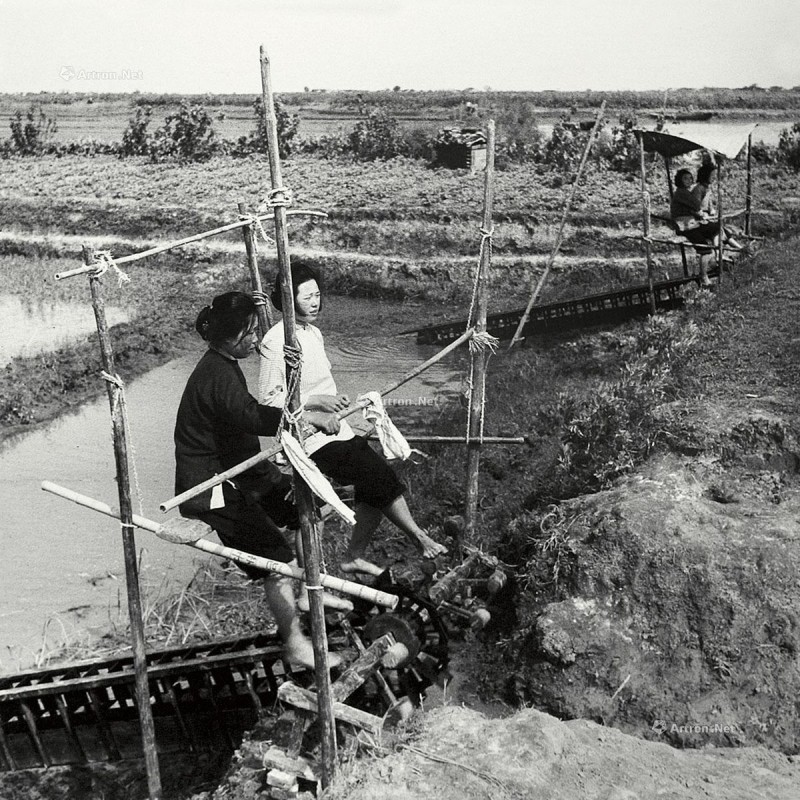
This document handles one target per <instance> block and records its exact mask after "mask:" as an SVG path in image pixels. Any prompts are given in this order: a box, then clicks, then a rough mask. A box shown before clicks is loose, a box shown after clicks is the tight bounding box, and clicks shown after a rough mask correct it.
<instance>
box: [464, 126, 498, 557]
mask: <svg viewBox="0 0 800 800" xmlns="http://www.w3.org/2000/svg"><path fill="white" fill-rule="evenodd" d="M494 140H495V130H494V120H493V119H490V120H489V124H488V125H487V136H486V171H485V173H484V180H483V224H482V228H481V229H482V231H483V232H484V235H485V234H486V233H489V232H490V231H491V230H492V204H493V202H494ZM490 245H491V240H489V242H486V241H483V246H482V248H481V261H480V264H479V265H478V287H477V293H476V294H477V296H476V301H475V322H474V326H475V333H483V332H484V331H485V330H486V311H487V306H488V304H489V269H490V268H491V266H492V248H491V246H490ZM470 324H473V321H472V320H470ZM470 358H471V360H472V393H471V395H470V401H469V411H470V423H469V442H468V443H467V498H466V507H465V510H464V518H465V521H466V525H465V527H464V539H465V541H467V542H472V541H474V534H475V526H476V524H477V516H478V479H479V472H480V461H481V442H480V436H481V434H482V425H481V422H482V419H483V406H484V402H485V392H484V388H485V387H484V383H485V377H486V352H485V351H483V350H472V349H471V351H470Z"/></svg>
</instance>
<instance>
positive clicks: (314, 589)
mask: <svg viewBox="0 0 800 800" xmlns="http://www.w3.org/2000/svg"><path fill="white" fill-rule="evenodd" d="M323 588H324V587H323V586H322V585H321V584H320V585H317V586H312V585H311V584H310V583H307V584H306V589H307V590H308V591H309V592H321V591H322V590H323Z"/></svg>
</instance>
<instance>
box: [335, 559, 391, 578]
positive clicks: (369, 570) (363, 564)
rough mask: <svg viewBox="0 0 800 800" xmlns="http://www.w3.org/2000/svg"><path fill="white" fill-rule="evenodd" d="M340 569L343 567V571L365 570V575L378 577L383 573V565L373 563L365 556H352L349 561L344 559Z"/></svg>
mask: <svg viewBox="0 0 800 800" xmlns="http://www.w3.org/2000/svg"><path fill="white" fill-rule="evenodd" d="M339 569H341V571H342V572H347V573H352V572H363V573H364V574H365V575H373V576H374V577H376V578H377V577H378V575H382V574H383V568H382V567H379V566H378V565H377V564H373V563H372V562H370V561H367V560H366V559H364V558H351V559H350V560H349V561H342V563H341V564H339Z"/></svg>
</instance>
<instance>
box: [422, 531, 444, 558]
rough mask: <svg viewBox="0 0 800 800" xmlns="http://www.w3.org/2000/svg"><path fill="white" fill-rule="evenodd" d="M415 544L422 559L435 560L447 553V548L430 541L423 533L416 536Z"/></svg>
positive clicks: (432, 540)
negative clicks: (420, 552) (420, 551)
mask: <svg viewBox="0 0 800 800" xmlns="http://www.w3.org/2000/svg"><path fill="white" fill-rule="evenodd" d="M416 539H417V544H418V545H419V548H420V550H422V555H423V557H424V558H436V556H442V555H444V554H445V553H446V552H447V548H446V547H445V546H444V545H443V544H439V542H437V541H435V540H434V539H431V537H430V536H428V534H427V533H426V532H425V531H422V533H421V534H420V533H418V534H417V535H416Z"/></svg>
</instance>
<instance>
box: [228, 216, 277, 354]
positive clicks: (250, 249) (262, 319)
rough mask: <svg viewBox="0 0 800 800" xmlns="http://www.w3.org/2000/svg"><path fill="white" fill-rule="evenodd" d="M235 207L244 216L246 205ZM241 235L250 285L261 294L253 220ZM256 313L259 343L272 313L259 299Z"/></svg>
mask: <svg viewBox="0 0 800 800" xmlns="http://www.w3.org/2000/svg"><path fill="white" fill-rule="evenodd" d="M237 208H238V210H239V216H242V217H244V216H246V214H247V206H246V205H245V204H244V203H239V204H238V205H237ZM242 236H243V237H244V249H245V251H246V252H247V268H248V269H249V271H250V285H251V286H252V287H253V291H254V292H259V293H260V294H263V293H264V289H263V287H262V284H261V273H260V272H259V271H258V255H257V254H256V232H255V223H254V222H251V223H250V224H249V225H245V227H244V228H242ZM256 313H257V314H258V341H259V344H260V343H261V340H262V339H263V338H264V334H265V333H266V332H267V331H268V330H269V329H270V328H271V327H272V314H270V311H269V305H265V304H262V303H261V302H260V301H259V302H257V303H256Z"/></svg>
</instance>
